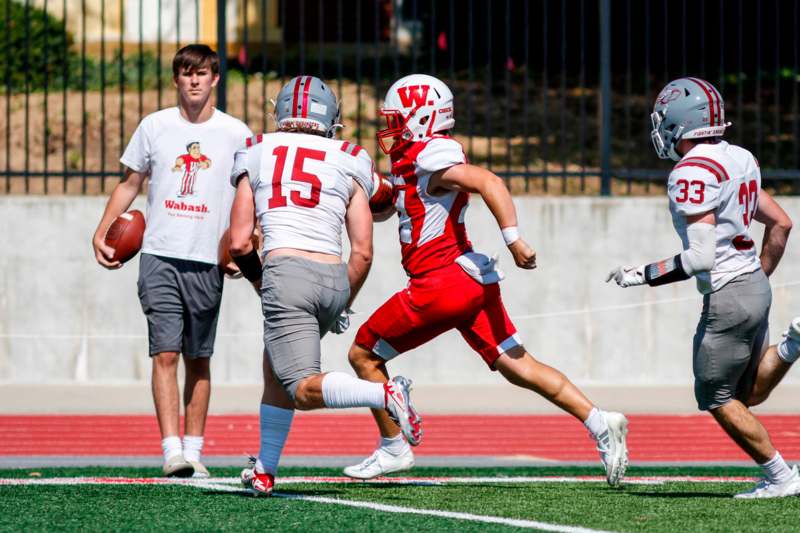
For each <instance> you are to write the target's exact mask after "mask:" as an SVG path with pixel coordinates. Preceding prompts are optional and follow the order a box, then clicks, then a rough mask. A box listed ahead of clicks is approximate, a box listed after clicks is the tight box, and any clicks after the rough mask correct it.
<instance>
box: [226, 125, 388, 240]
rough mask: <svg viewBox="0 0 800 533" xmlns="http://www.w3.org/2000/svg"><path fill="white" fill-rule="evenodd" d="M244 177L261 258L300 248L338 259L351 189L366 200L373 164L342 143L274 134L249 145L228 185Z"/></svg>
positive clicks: (361, 152)
mask: <svg viewBox="0 0 800 533" xmlns="http://www.w3.org/2000/svg"><path fill="white" fill-rule="evenodd" d="M244 171H247V173H248V176H249V180H250V186H251V188H252V189H253V196H254V198H255V204H256V217H257V218H258V220H259V223H260V224H261V229H262V231H263V232H264V252H265V253H266V252H268V251H269V250H273V249H275V248H299V249H302V250H308V251H311V252H321V253H328V254H334V255H341V253H342V239H341V233H342V231H341V230H342V225H343V224H344V217H345V213H346V212H347V206H348V204H349V203H350V198H351V197H352V195H353V194H354V189H353V188H354V187H358V186H361V187H362V188H363V189H364V192H365V193H366V194H367V197H369V196H370V194H371V190H372V187H373V182H372V171H373V163H372V158H370V156H369V154H368V153H367V151H366V150H364V149H363V148H361V147H360V146H358V145H355V144H352V143H349V142H347V141H340V140H335V139H328V138H324V137H319V136H315V135H298V134H297V133H288V132H278V133H270V134H266V135H257V136H256V137H254V138H251V139H248V141H247V148H245V149H244V150H241V151H240V152H239V153H237V155H236V162H235V165H234V171H233V181H234V182H235V181H236V178H238V176H239V175H241V173H242V172H244Z"/></svg>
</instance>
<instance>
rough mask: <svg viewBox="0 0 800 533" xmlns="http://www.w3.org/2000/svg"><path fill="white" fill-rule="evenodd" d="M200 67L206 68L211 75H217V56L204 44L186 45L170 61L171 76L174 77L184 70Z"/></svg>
mask: <svg viewBox="0 0 800 533" xmlns="http://www.w3.org/2000/svg"><path fill="white" fill-rule="evenodd" d="M202 67H208V68H210V69H211V72H212V73H214V74H219V56H218V55H217V53H216V52H215V51H214V50H212V49H211V47H209V46H207V45H205V44H187V45H186V46H184V47H183V48H181V49H180V50H178V53H177V54H175V57H174V58H173V59H172V75H173V76H175V77H178V75H179V74H180V73H181V72H183V71H184V70H189V71H191V70H195V69H198V68H202Z"/></svg>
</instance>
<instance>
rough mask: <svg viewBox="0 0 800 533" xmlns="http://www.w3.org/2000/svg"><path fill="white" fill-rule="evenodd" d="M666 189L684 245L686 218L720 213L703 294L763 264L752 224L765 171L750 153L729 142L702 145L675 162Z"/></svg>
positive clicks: (699, 280) (701, 279)
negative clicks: (753, 235) (758, 252)
mask: <svg viewBox="0 0 800 533" xmlns="http://www.w3.org/2000/svg"><path fill="white" fill-rule="evenodd" d="M668 189H669V191H668V192H669V206H670V212H671V213H672V223H673V225H674V226H675V230H676V231H677V232H678V235H679V236H680V238H681V241H683V245H684V248H685V247H687V246H688V236H687V233H686V226H687V224H686V217H689V216H693V215H700V214H703V213H707V212H709V211H713V212H714V214H715V216H716V222H717V229H716V236H717V251H716V258H715V264H714V268H713V269H712V270H711V272H706V273H703V274H699V275H698V276H697V284H698V289H700V292H702V293H704V294H706V293H709V292H712V291H714V290H717V289H718V288H720V287H722V286H723V285H724V284H725V283H727V282H728V281H729V280H730V279H733V278H734V277H736V276H738V275H740V274H743V273H746V272H753V271H755V270H757V269H758V268H760V263H759V260H758V256H757V254H756V249H755V244H754V243H753V240H752V239H751V238H750V232H749V228H750V223H751V222H752V221H753V216H754V215H755V212H756V209H757V208H758V193H759V191H760V190H761V171H760V170H759V168H758V163H757V162H756V160H755V158H754V157H753V155H752V154H751V153H750V152H748V151H747V150H745V149H744V148H741V147H738V146H734V145H730V144H728V143H727V142H725V141H720V142H719V143H717V144H699V145H697V146H696V147H694V148H693V149H692V150H691V151H690V152H689V153H687V154H686V156H685V157H684V158H683V159H681V160H680V161H679V162H678V164H677V165H675V168H674V169H673V171H672V173H671V174H670V176H669V185H668Z"/></svg>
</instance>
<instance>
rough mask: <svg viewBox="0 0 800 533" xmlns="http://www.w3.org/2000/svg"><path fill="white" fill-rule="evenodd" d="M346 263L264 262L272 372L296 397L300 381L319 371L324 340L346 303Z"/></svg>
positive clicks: (266, 331)
mask: <svg viewBox="0 0 800 533" xmlns="http://www.w3.org/2000/svg"><path fill="white" fill-rule="evenodd" d="M348 298H350V282H349V281H348V279H347V265H344V264H326V263H317V262H315V261H309V260H308V259H304V258H301V257H293V256H278V257H273V258H269V259H267V260H266V262H265V264H264V273H263V276H262V283H261V309H262V311H263V312H264V346H265V347H266V352H267V354H268V356H269V361H270V364H271V366H272V372H273V374H274V375H275V377H276V378H277V380H278V382H279V383H280V384H281V385H283V387H284V388H285V389H286V391H287V392H288V393H289V395H290V396H291V397H292V398H294V396H295V392H296V391H297V385H298V384H299V383H300V381H301V380H302V379H304V378H306V377H308V376H311V375H314V374H319V373H320V358H321V352H320V345H319V343H320V339H321V338H322V337H323V336H324V335H325V333H327V332H328V330H330V329H331V326H333V324H334V323H335V322H336V319H337V318H338V317H339V315H340V314H341V313H342V311H343V310H344V308H345V307H346V306H347V300H348Z"/></svg>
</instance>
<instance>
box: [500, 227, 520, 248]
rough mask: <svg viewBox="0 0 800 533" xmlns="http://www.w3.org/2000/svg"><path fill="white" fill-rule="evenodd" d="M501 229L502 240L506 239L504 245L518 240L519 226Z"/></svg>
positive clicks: (509, 244)
mask: <svg viewBox="0 0 800 533" xmlns="http://www.w3.org/2000/svg"><path fill="white" fill-rule="evenodd" d="M501 231H502V232H503V240H504V241H506V246H511V245H512V244H513V243H514V242H516V241H518V240H519V228H518V227H517V226H509V227H507V228H503V229H502V230H501Z"/></svg>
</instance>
